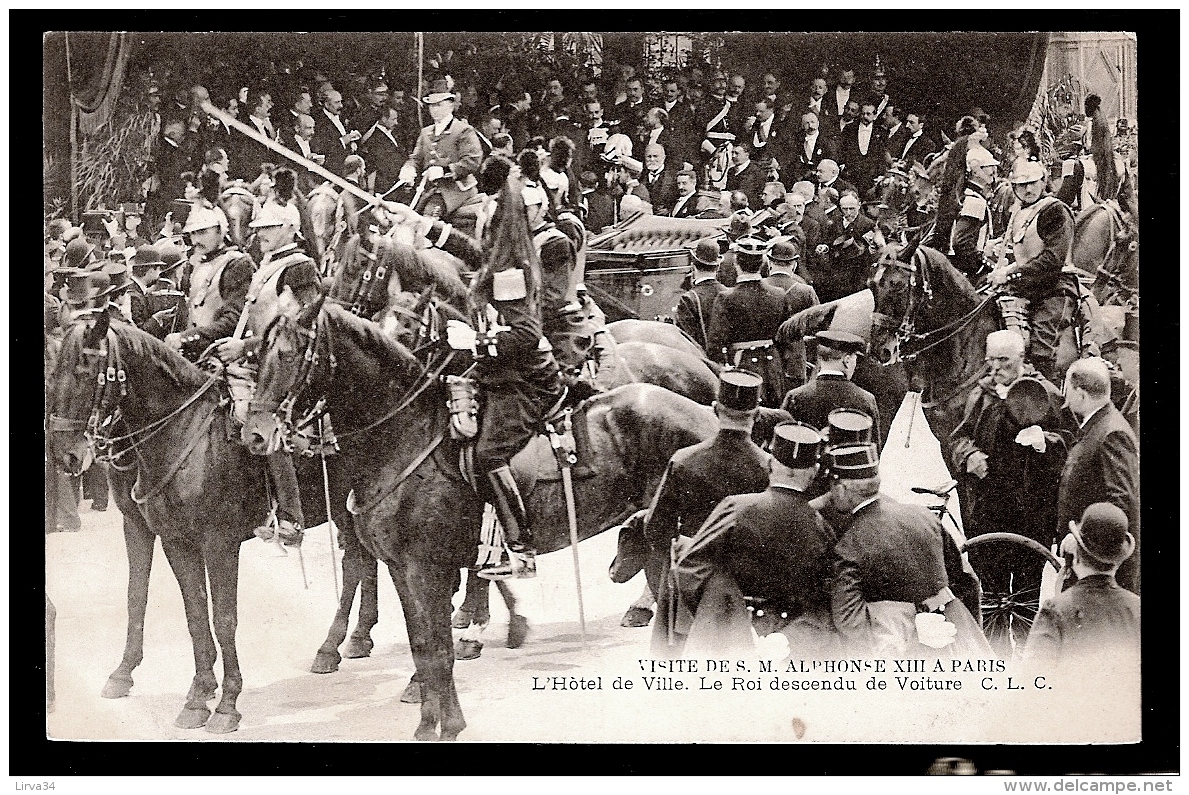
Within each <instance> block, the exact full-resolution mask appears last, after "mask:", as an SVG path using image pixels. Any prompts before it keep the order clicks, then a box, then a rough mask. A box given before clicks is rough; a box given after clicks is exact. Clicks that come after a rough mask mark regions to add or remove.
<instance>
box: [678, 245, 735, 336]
mask: <svg viewBox="0 0 1189 795" xmlns="http://www.w3.org/2000/svg"><path fill="white" fill-rule="evenodd" d="M690 263H691V264H692V265H693V266H694V272H693V283H692V285H691V286H690V289H688V290H686V291H685V292H684V293H682V294H681V297H680V298H678V299H677V308H676V310H675V312H674V322H675V323H676V325H677V328H679V329H681V330H682V331H684V332H685V333H686V334H688V335H689V337H690V339H692V340H693V341H694V342H696V343H698V345H700V346H701V347H702V350H704V351H706V354H707V355H708V356H709V355H710V349H709V348H708V347H707V345H706V334H707V332H708V330H709V328H710V318H711V314H712V310H713V309H714V302H715V299H717V298H718V297H719V296H720V295H722V294H723V293H724V292H726V290H727V288H726V287H725V286H724V285H723V284H722V282H720V281H719V280H718V276H717V272H718V266H719V265H720V264H722V254H720V253H719V250H718V241H716V240H714V239H713V238H703V239H702V240H699V241H698V243H697V245H696V246H694V250H693V251H692V252H691V253H690Z"/></svg>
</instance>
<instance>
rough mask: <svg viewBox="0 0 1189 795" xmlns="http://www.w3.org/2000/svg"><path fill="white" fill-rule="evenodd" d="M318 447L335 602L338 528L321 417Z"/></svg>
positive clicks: (338, 595)
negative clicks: (334, 515)
mask: <svg viewBox="0 0 1189 795" xmlns="http://www.w3.org/2000/svg"><path fill="white" fill-rule="evenodd" d="M318 442H319V445H318V447H319V448H320V449H319V452H320V453H321V456H322V496H323V497H325V498H326V534H327V535H328V536H330V571H331V573H332V574H333V575H334V593H335V604H338V600H339V599H340V598H341V597H342V592H341V591H340V590H339V568H338V561H337V560H335V557H336V555H335V552H334V549H335V544H334V531H335V530H337V529H338V527H337V526H335V524H334V518H333V516H332V515H331V513H330V476H329V475H328V474H327V471H326V437H325V436H323V435H322V417H319V418H318Z"/></svg>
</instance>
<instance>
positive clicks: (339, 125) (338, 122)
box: [322, 108, 347, 137]
mask: <svg viewBox="0 0 1189 795" xmlns="http://www.w3.org/2000/svg"><path fill="white" fill-rule="evenodd" d="M322 112H323V113H325V114H326V118H328V119H330V123H331V124H333V125H334V127H335V129H336V130H338V131H339V136H340V137H342V136H344V135H346V134H347V131H346V130H345V129H343V120H342V118H341V117H339V116H336V115H335V114H333V113H331V112H330V111H328V110H327V109H326V108H323V109H322Z"/></svg>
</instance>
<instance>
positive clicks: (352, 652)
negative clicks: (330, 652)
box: [343, 638, 373, 660]
mask: <svg viewBox="0 0 1189 795" xmlns="http://www.w3.org/2000/svg"><path fill="white" fill-rule="evenodd" d="M372 645H373V644H372V641H371V640H370V639H368V640H355V639H354V638H352V639H351V640H350V641H349V642H348V643H347V648H345V649H343V656H344V657H346V658H347V659H348V660H358V659H360V658H361V657H371V656H372Z"/></svg>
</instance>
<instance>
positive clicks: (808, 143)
mask: <svg viewBox="0 0 1189 795" xmlns="http://www.w3.org/2000/svg"><path fill="white" fill-rule="evenodd" d="M817 136H818V132H817V130H814V131H813V132H812V133H810V134H809V135H806V136H805V159H806V160H809V161H811V162H812V161H813V150H814V148H815V147H817Z"/></svg>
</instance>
